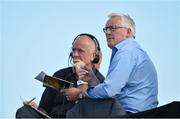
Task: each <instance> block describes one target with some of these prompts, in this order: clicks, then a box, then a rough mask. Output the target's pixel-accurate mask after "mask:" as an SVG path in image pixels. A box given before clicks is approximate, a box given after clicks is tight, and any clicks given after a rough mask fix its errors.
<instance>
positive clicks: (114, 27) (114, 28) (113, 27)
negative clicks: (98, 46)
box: [103, 26, 126, 33]
mask: <svg viewBox="0 0 180 119" xmlns="http://www.w3.org/2000/svg"><path fill="white" fill-rule="evenodd" d="M119 28H126V27H123V26H109V27H104V28H103V31H104V33H107V31H108V30H110V31H111V32H114V31H115V30H116V29H119Z"/></svg>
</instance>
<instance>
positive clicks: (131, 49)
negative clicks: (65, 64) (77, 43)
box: [77, 13, 158, 113]
mask: <svg viewBox="0 0 180 119" xmlns="http://www.w3.org/2000/svg"><path fill="white" fill-rule="evenodd" d="M103 31H104V33H105V34H106V38H107V45H108V47H109V48H111V50H112V55H111V60H110V65H109V69H108V73H107V76H106V78H105V80H104V82H103V83H101V84H100V83H98V82H97V81H98V80H97V78H96V76H95V75H94V73H93V72H92V70H91V69H88V68H80V69H78V71H77V72H78V76H79V79H81V80H83V81H87V82H88V84H89V85H91V87H89V88H88V89H87V90H86V91H85V92H83V95H84V96H86V97H89V98H93V99H104V98H109V97H114V98H116V99H117V100H118V101H119V103H120V104H121V106H122V107H123V108H124V110H125V111H126V112H127V113H136V112H140V111H144V110H148V109H151V108H155V107H156V106H157V105H158V99H157V94H158V82H157V72H156V69H155V67H154V65H153V63H152V61H151V60H150V58H149V56H148V55H147V53H146V52H145V51H144V50H143V49H142V48H141V47H140V45H139V44H138V43H137V42H136V41H135V40H134V39H135V31H136V30H135V23H134V21H133V19H132V18H131V17H130V16H128V15H125V14H116V13H112V14H110V15H109V19H108V21H107V23H106V26H105V27H104V28H103Z"/></svg>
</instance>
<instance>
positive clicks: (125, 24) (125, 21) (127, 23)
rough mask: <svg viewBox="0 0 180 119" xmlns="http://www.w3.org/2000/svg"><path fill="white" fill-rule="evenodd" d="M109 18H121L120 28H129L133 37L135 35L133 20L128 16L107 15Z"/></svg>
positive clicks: (118, 14)
mask: <svg viewBox="0 0 180 119" xmlns="http://www.w3.org/2000/svg"><path fill="white" fill-rule="evenodd" d="M108 17H109V18H112V17H121V19H122V24H121V25H122V26H123V27H127V28H130V29H131V31H132V34H133V36H134V37H135V33H136V25H135V22H134V20H133V19H132V18H131V17H130V16H129V15H128V14H122V13H111V14H109V15H108Z"/></svg>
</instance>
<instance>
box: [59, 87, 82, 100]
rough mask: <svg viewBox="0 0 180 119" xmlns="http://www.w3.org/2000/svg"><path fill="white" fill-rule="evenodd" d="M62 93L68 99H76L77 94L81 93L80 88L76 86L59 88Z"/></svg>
mask: <svg viewBox="0 0 180 119" xmlns="http://www.w3.org/2000/svg"><path fill="white" fill-rule="evenodd" d="M61 92H62V93H63V95H65V96H66V98H67V100H68V101H76V100H78V98H79V94H80V93H81V90H80V89H78V88H74V87H72V88H68V89H63V90H61Z"/></svg>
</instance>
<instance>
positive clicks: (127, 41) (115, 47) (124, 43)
mask: <svg viewBox="0 0 180 119" xmlns="http://www.w3.org/2000/svg"><path fill="white" fill-rule="evenodd" d="M132 40H134V38H133V37H130V38H127V39H125V40H123V41H122V42H120V43H118V44H117V45H115V46H114V47H113V48H112V50H118V49H121V48H122V47H123V46H124V45H126V44H128V43H129V42H132Z"/></svg>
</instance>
